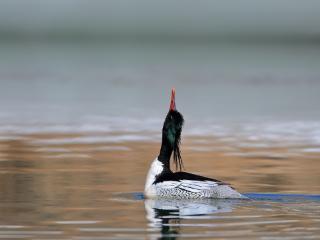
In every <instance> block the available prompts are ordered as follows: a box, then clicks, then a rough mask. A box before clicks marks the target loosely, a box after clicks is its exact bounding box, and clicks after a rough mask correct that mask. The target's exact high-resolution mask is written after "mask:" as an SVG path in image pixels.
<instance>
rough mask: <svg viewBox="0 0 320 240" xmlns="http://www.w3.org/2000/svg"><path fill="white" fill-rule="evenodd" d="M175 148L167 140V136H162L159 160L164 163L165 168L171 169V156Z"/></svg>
mask: <svg viewBox="0 0 320 240" xmlns="http://www.w3.org/2000/svg"><path fill="white" fill-rule="evenodd" d="M172 151H173V148H172V146H171V145H170V143H169V142H168V140H166V138H165V137H162V143H161V148H160V154H159V156H158V160H159V161H160V162H161V163H162V164H163V166H164V168H165V169H168V170H170V157H171V154H172Z"/></svg>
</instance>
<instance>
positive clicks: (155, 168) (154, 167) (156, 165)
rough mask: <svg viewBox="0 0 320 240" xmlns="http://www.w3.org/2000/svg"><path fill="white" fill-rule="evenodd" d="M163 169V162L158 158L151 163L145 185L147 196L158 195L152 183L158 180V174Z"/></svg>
mask: <svg viewBox="0 0 320 240" xmlns="http://www.w3.org/2000/svg"><path fill="white" fill-rule="evenodd" d="M162 171H163V164H162V163H161V162H160V161H159V160H158V158H156V159H155V160H153V162H152V163H151V166H150V169H149V172H148V175H147V178H146V184H145V186H144V194H145V196H147V197H154V196H156V191H155V188H154V186H153V185H152V184H153V183H154V181H155V180H156V176H157V175H159V174H160V173H162Z"/></svg>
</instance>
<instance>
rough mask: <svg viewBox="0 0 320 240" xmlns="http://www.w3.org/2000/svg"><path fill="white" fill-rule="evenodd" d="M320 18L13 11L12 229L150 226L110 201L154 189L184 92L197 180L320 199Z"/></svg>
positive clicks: (5, 0)
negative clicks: (153, 171) (171, 116)
mask: <svg viewBox="0 0 320 240" xmlns="http://www.w3.org/2000/svg"><path fill="white" fill-rule="evenodd" d="M319 23H320V2H319V1H317V0H307V1H297V0H269V1H254V0H239V1H212V0H200V1H191V0H185V1H177V0H170V1H168V0H162V1H147V0H137V1H132V0H122V1H118V0H111V1H102V0H101V1H99V0H93V1H86V0H77V1H76V0H67V1H63V0H47V1H41V0H28V1H20V0H1V1H0V208H1V211H2V212H4V213H5V214H1V216H0V228H1V226H7V225H8V226H18V225H19V226H20V225H21V226H25V225H28V224H29V225H32V226H34V228H35V230H39V226H42V227H43V228H41V229H46V230H48V228H47V227H45V228H44V226H48V225H49V226H51V225H52V226H53V228H54V229H55V230H57V229H58V230H61V229H62V230H63V231H66V232H63V234H65V235H66V236H67V235H72V234H75V232H74V231H76V230H74V229H72V230H70V229H71V228H70V226H69V225H68V224H70V221H71V223H72V222H73V223H75V224H80V225H81V224H84V225H85V224H89V225H90V224H98V225H99V224H100V225H101V226H104V227H106V226H107V227H110V226H115V227H128V224H129V222H130V224H131V225H132V224H136V225H134V226H132V227H137V228H144V227H145V224H146V219H145V216H144V210H143V207H142V206H140V205H141V204H142V203H136V204H137V205H134V206H132V205H126V206H125V207H124V206H123V205H122V204H121V203H114V202H111V201H110V199H109V198H110V196H111V195H112V194H113V193H114V192H132V191H138V192H142V191H143V185H144V178H145V174H146V171H147V170H148V167H149V164H150V161H151V160H152V159H154V158H155V157H156V156H157V154H158V151H159V148H160V140H161V128H162V123H163V120H164V117H165V115H166V113H167V111H168V108H169V97H170V90H171V88H172V87H175V88H176V92H177V95H176V101H177V108H178V110H179V111H181V113H182V114H183V115H184V117H185V120H186V124H185V128H184V131H183V141H182V154H183V157H184V160H185V166H186V170H187V171H190V172H195V173H199V174H202V175H207V176H209V177H215V178H217V179H221V180H223V181H227V182H230V183H232V185H234V186H235V187H236V188H237V189H239V191H241V192H248V191H251V192H286V193H310V194H311V193H313V194H315V193H319V192H320V178H319V169H320V164H319V161H318V160H319V157H320V110H319V103H320V24H319ZM116 170H117V171H116ZM120 170H121V171H120ZM70 191H72V195H71V194H70ZM93 203H94V204H93ZM92 205H94V206H95V208H87V207H88V206H91V207H92ZM130 211H132V212H131V213H132V214H131V215H132V216H135V218H134V221H133V222H131V221H130V219H129V221H128V218H127V216H128V215H127V213H128V212H130ZM135 211H136V212H135ZM248 211H249V212H248V213H246V214H251V212H250V210H248ZM254 211H255V210H253V212H254ZM17 212H19V213H21V212H27V213H28V214H23V213H22V214H20V218H19V219H17V218H16V213H17ZM314 212H315V211H314V210H312V209H311V210H310V212H309V213H310V214H312V213H314ZM246 214H245V215H246ZM262 215H263V214H262ZM105 216H112V219H106V217H105ZM125 216H126V217H125ZM302 218H303V217H302ZM88 219H89V221H84V222H81V221H82V220H88ZM90 221H91V222H90ZM134 222H136V223H134ZM50 224H51V225H50ZM100 225H99V226H100ZM131 225H130V226H131ZM52 226H51V227H52ZM296 227H299V226H296ZM266 228H268V226H266ZM279 228H281V226H279ZM50 229H51V228H49V230H50ZM313 229H316V230H315V231H318V230H317V229H319V228H313ZM51 230H52V229H51ZM1 231H2V230H1V229H0V235H1V234H8V233H7V232H5V233H1ZM77 231H78V230H77ZM310 231H311V230H310ZM119 232H121V229H120V230H119ZM274 232H276V230H275V231H274ZM38 233H39V232H36V231H33V233H28V232H24V234H27V235H28V234H29V235H30V234H31V235H32V234H33V235H32V236H33V239H35V238H36V237H37V236H38V237H43V236H46V234H47V235H50V234H51V235H52V234H60V233H61V232H60V233H55V232H40V233H39V234H38ZM76 233H77V234H78V232H76ZM11 234H17V236H18V237H19V236H20V237H21V236H22V235H21V234H23V233H19V232H18V233H16V232H14V233H11ZM19 234H20V235H19ZM37 234H38V235H37ZM79 234H80V235H81V234H83V232H82V233H79ZM303 236H304V237H305V236H306V235H305V234H304V235H303ZM313 236H316V234H314V235H313ZM91 237H92V236H91ZM60 239H61V238H60ZM83 239H84V238H83Z"/></svg>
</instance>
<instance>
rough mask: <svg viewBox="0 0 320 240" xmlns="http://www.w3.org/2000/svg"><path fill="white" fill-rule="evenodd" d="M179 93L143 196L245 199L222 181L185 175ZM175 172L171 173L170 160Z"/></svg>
mask: <svg viewBox="0 0 320 240" xmlns="http://www.w3.org/2000/svg"><path fill="white" fill-rule="evenodd" d="M175 96H176V91H175V89H174V88H172V90H171V99H170V108H169V111H168V113H167V116H166V118H165V121H164V124H163V128H162V142H161V148H160V153H159V155H158V157H156V159H154V160H153V161H152V163H151V165H150V168H149V171H148V173H147V177H146V181H145V187H144V196H145V198H147V199H148V198H150V199H161V198H169V199H204V198H217V199H245V198H246V197H245V196H244V195H242V194H241V193H239V192H237V191H236V190H235V189H234V188H233V187H232V186H231V185H230V184H228V183H225V182H223V181H220V180H217V179H213V178H209V177H204V176H200V175H196V174H192V173H188V172H183V171H181V170H182V167H183V161H182V157H181V151H180V143H181V132H182V127H183V124H184V118H183V116H182V114H181V113H180V112H179V111H178V110H177V108H176V102H175ZM171 158H172V160H173V162H174V163H175V165H176V170H179V171H176V172H173V171H172V170H171V169H170V159H171Z"/></svg>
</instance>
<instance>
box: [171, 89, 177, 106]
mask: <svg viewBox="0 0 320 240" xmlns="http://www.w3.org/2000/svg"><path fill="white" fill-rule="evenodd" d="M175 110H176V90H175V89H174V88H172V90H171V101H170V111H175Z"/></svg>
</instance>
